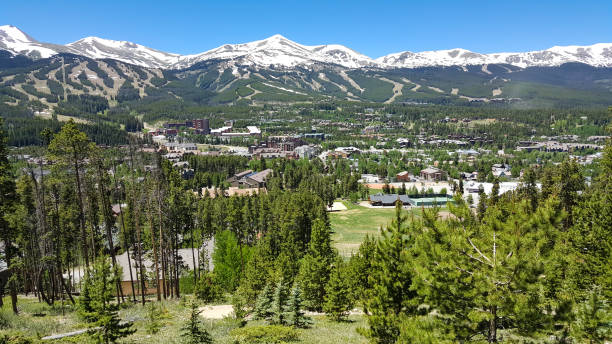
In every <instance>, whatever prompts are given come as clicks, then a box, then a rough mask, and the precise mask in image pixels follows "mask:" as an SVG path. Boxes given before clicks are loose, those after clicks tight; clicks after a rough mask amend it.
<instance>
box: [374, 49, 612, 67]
mask: <svg viewBox="0 0 612 344" xmlns="http://www.w3.org/2000/svg"><path fill="white" fill-rule="evenodd" d="M376 62H377V63H378V64H380V65H382V66H385V67H396V68H416V67H431V66H468V65H483V64H510V65H514V66H517V67H521V68H526V67H535V66H559V65H562V64H564V63H568V62H580V63H585V64H588V65H591V66H596V67H612V43H599V44H594V45H590V46H566V47H558V46H555V47H552V48H550V49H546V50H540V51H530V52H524V53H493V54H479V53H475V52H471V51H469V50H465V49H452V50H436V51H424V52H420V53H413V52H410V51H405V52H401V53H395V54H390V55H386V56H383V57H380V58H377V59H376Z"/></svg>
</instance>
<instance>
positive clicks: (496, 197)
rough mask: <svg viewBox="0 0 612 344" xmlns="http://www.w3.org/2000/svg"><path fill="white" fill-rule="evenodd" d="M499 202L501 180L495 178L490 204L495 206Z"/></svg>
mask: <svg viewBox="0 0 612 344" xmlns="http://www.w3.org/2000/svg"><path fill="white" fill-rule="evenodd" d="M498 201H499V179H497V178H495V180H494V181H493V188H492V189H491V198H489V203H490V204H491V205H495V204H496V203H497V202H498Z"/></svg>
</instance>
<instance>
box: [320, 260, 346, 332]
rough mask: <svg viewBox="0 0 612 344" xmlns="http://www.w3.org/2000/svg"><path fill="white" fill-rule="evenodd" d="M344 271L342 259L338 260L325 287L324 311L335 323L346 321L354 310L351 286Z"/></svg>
mask: <svg viewBox="0 0 612 344" xmlns="http://www.w3.org/2000/svg"><path fill="white" fill-rule="evenodd" d="M344 270H345V267H344V263H343V261H342V258H337V259H336V261H335V263H334V267H333V270H332V273H331V276H330V278H329V282H327V286H325V304H323V311H324V312H325V314H327V316H328V317H330V318H331V319H333V320H334V321H342V320H344V319H346V317H347V316H348V314H349V311H350V310H351V309H352V308H353V302H352V298H351V291H350V289H349V288H350V286H349V283H348V281H347V279H346V278H347V276H346V273H345V271H344Z"/></svg>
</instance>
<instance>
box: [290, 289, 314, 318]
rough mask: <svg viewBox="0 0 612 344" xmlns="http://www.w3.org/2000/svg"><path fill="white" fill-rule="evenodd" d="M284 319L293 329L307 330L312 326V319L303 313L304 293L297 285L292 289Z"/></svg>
mask: <svg viewBox="0 0 612 344" xmlns="http://www.w3.org/2000/svg"><path fill="white" fill-rule="evenodd" d="M284 317H285V319H286V323H287V325H290V326H293V327H299V328H305V327H308V326H309V325H310V324H312V319H311V318H309V317H307V316H306V315H305V313H304V311H302V291H301V290H300V287H299V286H297V285H296V286H294V287H293V289H291V294H290V295H289V300H288V301H287V305H286V306H285V315H284Z"/></svg>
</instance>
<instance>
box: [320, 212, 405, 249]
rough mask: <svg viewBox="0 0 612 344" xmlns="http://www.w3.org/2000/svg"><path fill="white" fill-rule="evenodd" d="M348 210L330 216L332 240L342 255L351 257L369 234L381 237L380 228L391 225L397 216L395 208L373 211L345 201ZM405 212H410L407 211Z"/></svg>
mask: <svg viewBox="0 0 612 344" xmlns="http://www.w3.org/2000/svg"><path fill="white" fill-rule="evenodd" d="M342 203H344V205H346V207H347V208H348V209H347V210H343V211H337V212H332V213H330V214H329V219H330V222H331V226H332V230H333V231H334V233H333V235H332V239H333V241H334V245H335V247H336V248H337V249H338V251H339V252H340V254H341V255H343V256H349V255H350V254H351V252H355V251H357V249H358V248H359V245H360V244H361V242H362V241H363V239H364V238H365V236H366V235H367V234H370V235H379V234H380V231H379V229H380V226H386V225H388V224H389V223H391V219H392V218H393V215H394V214H395V209H393V208H380V209H372V208H366V207H362V206H360V205H356V204H352V203H351V202H346V201H343V202H342ZM405 212H409V211H408V210H405Z"/></svg>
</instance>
